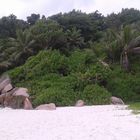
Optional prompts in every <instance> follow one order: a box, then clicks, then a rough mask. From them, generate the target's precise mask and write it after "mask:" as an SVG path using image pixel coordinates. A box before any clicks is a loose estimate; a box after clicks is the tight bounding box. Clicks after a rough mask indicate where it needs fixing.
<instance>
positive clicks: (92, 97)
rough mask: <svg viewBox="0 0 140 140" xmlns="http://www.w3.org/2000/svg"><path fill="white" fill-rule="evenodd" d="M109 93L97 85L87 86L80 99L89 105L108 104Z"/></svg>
mask: <svg viewBox="0 0 140 140" xmlns="http://www.w3.org/2000/svg"><path fill="white" fill-rule="evenodd" d="M110 97H111V93H109V92H108V91H107V90H106V89H105V88H103V87H100V86H99V85H97V84H95V85H87V86H86V87H85V89H84V91H83V93H82V95H81V99H82V100H84V101H85V102H86V103H87V104H89V105H98V104H100V105H101V104H109V103H110Z"/></svg>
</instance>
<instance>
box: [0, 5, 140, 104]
mask: <svg viewBox="0 0 140 140" xmlns="http://www.w3.org/2000/svg"><path fill="white" fill-rule="evenodd" d="M139 54H140V11H139V10H136V9H133V8H131V9H122V11H121V12H119V13H118V14H115V13H112V14H110V15H108V16H106V17H105V16H103V15H102V14H101V13H99V12H98V11H95V12H93V13H90V14H86V13H83V12H81V11H76V10H73V11H71V12H69V13H64V14H62V13H59V14H56V15H53V16H50V17H48V18H46V17H45V16H44V15H43V16H42V17H41V16H40V15H39V14H31V15H30V16H28V17H27V21H24V20H19V19H17V18H16V16H14V15H10V16H8V17H2V18H1V19H0V74H3V73H4V72H6V73H9V75H10V76H11V78H12V79H13V82H14V84H16V85H19V86H24V87H27V88H29V90H30V93H31V99H32V101H33V104H34V105H35V106H36V105H39V104H41V103H46V102H55V103H56V104H57V105H73V104H74V103H75V102H76V100H78V99H83V100H85V101H86V103H87V104H106V103H109V97H110V96H112V95H114V96H118V97H121V98H122V99H123V100H125V101H131V100H132V101H140V92H139V91H140V85H139V83H140V55H139Z"/></svg>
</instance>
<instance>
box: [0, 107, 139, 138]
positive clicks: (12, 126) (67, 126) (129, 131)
mask: <svg viewBox="0 0 140 140" xmlns="http://www.w3.org/2000/svg"><path fill="white" fill-rule="evenodd" d="M125 108H126V106H113V105H107V106H85V107H62V108H57V110H54V111H45V110H12V109H8V108H6V109H0V140H140V115H134V114H132V113H131V110H127V109H125Z"/></svg>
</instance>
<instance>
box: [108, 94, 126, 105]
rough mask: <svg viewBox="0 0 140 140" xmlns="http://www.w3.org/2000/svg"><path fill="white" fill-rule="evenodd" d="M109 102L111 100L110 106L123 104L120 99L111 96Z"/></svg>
mask: <svg viewBox="0 0 140 140" xmlns="http://www.w3.org/2000/svg"><path fill="white" fill-rule="evenodd" d="M110 100H111V104H114V105H124V102H123V100H122V99H121V98H117V97H114V96H112V97H111V98H110Z"/></svg>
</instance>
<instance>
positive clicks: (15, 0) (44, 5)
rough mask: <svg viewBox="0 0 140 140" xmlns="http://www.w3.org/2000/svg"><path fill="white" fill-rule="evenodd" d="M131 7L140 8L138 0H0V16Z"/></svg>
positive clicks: (117, 9) (117, 10) (19, 16)
mask: <svg viewBox="0 0 140 140" xmlns="http://www.w3.org/2000/svg"><path fill="white" fill-rule="evenodd" d="M132 7H133V8H136V9H139V10H140V0H0V17H2V16H8V15H10V14H14V15H16V16H17V17H18V18H22V19H26V17H27V16H29V15H30V14H31V13H36V14H40V15H43V14H44V15H46V16H50V15H53V14H56V13H59V12H68V11H71V10H72V9H78V10H82V11H83V12H87V13H89V12H93V11H95V10H98V11H99V12H101V13H102V14H103V15H107V14H109V13H112V12H115V13H116V12H119V11H121V9H122V8H132Z"/></svg>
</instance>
